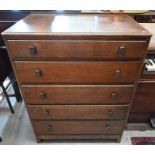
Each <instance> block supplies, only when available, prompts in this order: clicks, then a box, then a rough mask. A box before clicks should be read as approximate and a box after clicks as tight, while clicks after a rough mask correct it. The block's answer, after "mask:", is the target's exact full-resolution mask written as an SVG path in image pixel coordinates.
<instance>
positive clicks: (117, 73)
mask: <svg viewBox="0 0 155 155" xmlns="http://www.w3.org/2000/svg"><path fill="white" fill-rule="evenodd" d="M115 79H116V80H120V79H121V71H120V70H119V69H117V70H115Z"/></svg>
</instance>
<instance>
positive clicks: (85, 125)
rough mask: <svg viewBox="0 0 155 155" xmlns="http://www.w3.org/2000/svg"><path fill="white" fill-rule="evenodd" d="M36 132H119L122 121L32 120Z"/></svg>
mask: <svg viewBox="0 0 155 155" xmlns="http://www.w3.org/2000/svg"><path fill="white" fill-rule="evenodd" d="M32 124H33V128H34V130H35V133H36V134H40V135H42V134H62V135H63V134H68V135H69V134H73V135H77V134H121V133H122V130H123V128H124V122H123V121H75V120H74V121H32Z"/></svg>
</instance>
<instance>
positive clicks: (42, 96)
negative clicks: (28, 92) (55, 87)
mask: <svg viewBox="0 0 155 155" xmlns="http://www.w3.org/2000/svg"><path fill="white" fill-rule="evenodd" d="M39 96H40V98H41V99H46V97H47V95H46V93H45V92H40V94H39Z"/></svg>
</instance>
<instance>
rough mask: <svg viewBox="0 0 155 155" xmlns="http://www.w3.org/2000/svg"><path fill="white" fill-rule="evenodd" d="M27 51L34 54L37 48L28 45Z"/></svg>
mask: <svg viewBox="0 0 155 155" xmlns="http://www.w3.org/2000/svg"><path fill="white" fill-rule="evenodd" d="M29 51H30V54H31V55H33V56H34V55H36V54H37V48H36V46H34V45H31V46H29Z"/></svg>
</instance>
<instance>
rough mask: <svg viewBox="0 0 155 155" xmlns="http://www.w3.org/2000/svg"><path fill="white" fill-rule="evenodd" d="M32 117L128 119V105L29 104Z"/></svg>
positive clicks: (54, 118)
mask: <svg viewBox="0 0 155 155" xmlns="http://www.w3.org/2000/svg"><path fill="white" fill-rule="evenodd" d="M27 109H28V112H29V115H30V118H31V119H53V120H57V119H59V120H71V119H115V120H116V119H126V116H127V111H128V106H106V105H28V106H27Z"/></svg>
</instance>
